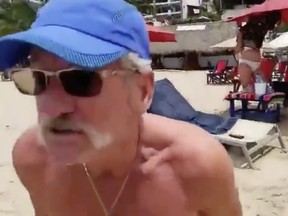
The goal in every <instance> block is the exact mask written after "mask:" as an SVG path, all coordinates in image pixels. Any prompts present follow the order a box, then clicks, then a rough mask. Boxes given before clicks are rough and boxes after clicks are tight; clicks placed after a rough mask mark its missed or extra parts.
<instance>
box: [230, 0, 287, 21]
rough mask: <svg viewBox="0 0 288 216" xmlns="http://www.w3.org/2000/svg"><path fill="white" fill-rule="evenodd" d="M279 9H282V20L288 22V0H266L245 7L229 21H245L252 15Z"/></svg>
mask: <svg viewBox="0 0 288 216" xmlns="http://www.w3.org/2000/svg"><path fill="white" fill-rule="evenodd" d="M277 10H280V11H281V20H282V21H283V22H288V0H266V1H265V2H264V3H262V4H260V5H255V6H253V7H251V8H247V9H243V10H242V11H241V13H240V14H239V15H238V16H235V17H232V18H228V20H227V21H237V22H245V21H246V20H247V18H249V17H251V16H254V15H259V14H262V13H265V12H270V11H277Z"/></svg>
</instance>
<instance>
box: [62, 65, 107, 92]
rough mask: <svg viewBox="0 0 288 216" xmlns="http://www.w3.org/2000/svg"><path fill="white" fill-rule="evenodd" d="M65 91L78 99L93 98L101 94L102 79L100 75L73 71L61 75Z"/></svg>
mask: <svg viewBox="0 0 288 216" xmlns="http://www.w3.org/2000/svg"><path fill="white" fill-rule="evenodd" d="M59 78H60V80H61V82H62V85H63V87H64V89H65V91H66V92H67V93H69V94H71V95H74V96H77V97H92V96H96V95H98V94H99V93H100V92H101V88H102V79H101V76H100V74H99V73H95V72H90V71H82V70H73V71H67V72H62V73H60V75H59Z"/></svg>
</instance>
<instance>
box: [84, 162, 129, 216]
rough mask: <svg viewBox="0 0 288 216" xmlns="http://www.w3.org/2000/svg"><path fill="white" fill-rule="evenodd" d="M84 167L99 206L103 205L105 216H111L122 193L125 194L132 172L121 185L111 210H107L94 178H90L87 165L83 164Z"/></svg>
mask: <svg viewBox="0 0 288 216" xmlns="http://www.w3.org/2000/svg"><path fill="white" fill-rule="evenodd" d="M83 167H84V170H85V173H86V176H87V178H88V180H89V182H90V184H91V187H92V189H93V192H94V194H95V196H96V198H97V201H98V202H99V204H100V205H101V208H102V211H103V213H104V216H110V214H111V212H112V211H113V209H114V208H115V206H116V205H117V203H118V201H119V198H120V197H121V195H122V193H123V191H124V189H125V186H126V184H127V182H128V179H129V176H130V173H131V172H129V173H128V174H127V175H126V177H125V179H124V181H123V183H122V185H121V187H120V189H119V191H118V193H117V194H116V196H115V199H114V201H113V203H112V205H111V206H110V208H109V210H107V208H106V206H105V203H104V202H103V199H102V198H101V195H100V193H99V191H98V189H97V187H96V185H95V184H94V182H93V180H92V178H91V176H90V173H89V171H88V169H87V167H86V164H85V163H83Z"/></svg>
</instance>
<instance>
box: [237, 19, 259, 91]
mask: <svg viewBox="0 0 288 216" xmlns="http://www.w3.org/2000/svg"><path fill="white" fill-rule="evenodd" d="M264 36H265V34H264V33H262V32H259V30H257V28H254V29H253V26H251V25H250V26H247V25H246V26H244V27H242V28H241V29H240V31H239V32H238V34H237V45H236V47H235V53H236V54H238V56H239V60H238V73H239V80H240V82H241V85H242V87H243V90H244V91H247V92H252V91H253V89H254V88H253V83H254V81H255V77H256V75H257V74H259V75H260V76H261V70H260V62H261V53H260V48H261V47H262V43H263V40H264Z"/></svg>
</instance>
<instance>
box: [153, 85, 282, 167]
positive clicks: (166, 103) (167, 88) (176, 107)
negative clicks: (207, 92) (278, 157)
mask: <svg viewBox="0 0 288 216" xmlns="http://www.w3.org/2000/svg"><path fill="white" fill-rule="evenodd" d="M148 113H154V114H157V115H161V116H165V117H168V118H172V119H177V120H181V121H185V122H188V123H191V124H194V125H197V126H199V127H201V128H203V129H204V130H206V131H207V132H209V133H210V134H211V135H212V136H214V137H215V138H217V139H218V140H219V141H220V142H221V143H223V144H226V145H230V146H236V147H239V148H241V149H242V151H243V154H244V156H245V158H246V160H247V164H248V165H249V166H250V167H251V168H255V167H254V166H253V161H252V158H251V154H253V153H255V152H256V151H257V150H259V149H261V148H262V147H264V146H266V145H268V144H269V143H270V142H271V141H272V140H275V139H278V140H279V142H280V146H281V148H282V149H285V146H284V143H283V140H282V137H281V133H280V131H279V128H278V126H277V125H276V124H272V123H264V122H256V121H250V120H244V119H238V118H233V117H226V118H225V117H220V116H218V115H214V114H207V113H203V112H200V111H196V110H195V109H193V107H192V106H191V105H190V104H189V103H188V102H187V101H186V100H185V98H184V97H183V96H182V95H181V94H180V93H179V92H178V91H177V89H176V88H175V87H174V85H173V84H172V83H171V82H170V81H169V80H168V79H163V80H158V81H156V83H155V93H154V98H153V101H152V104H151V107H150V108H149V110H148Z"/></svg>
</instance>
